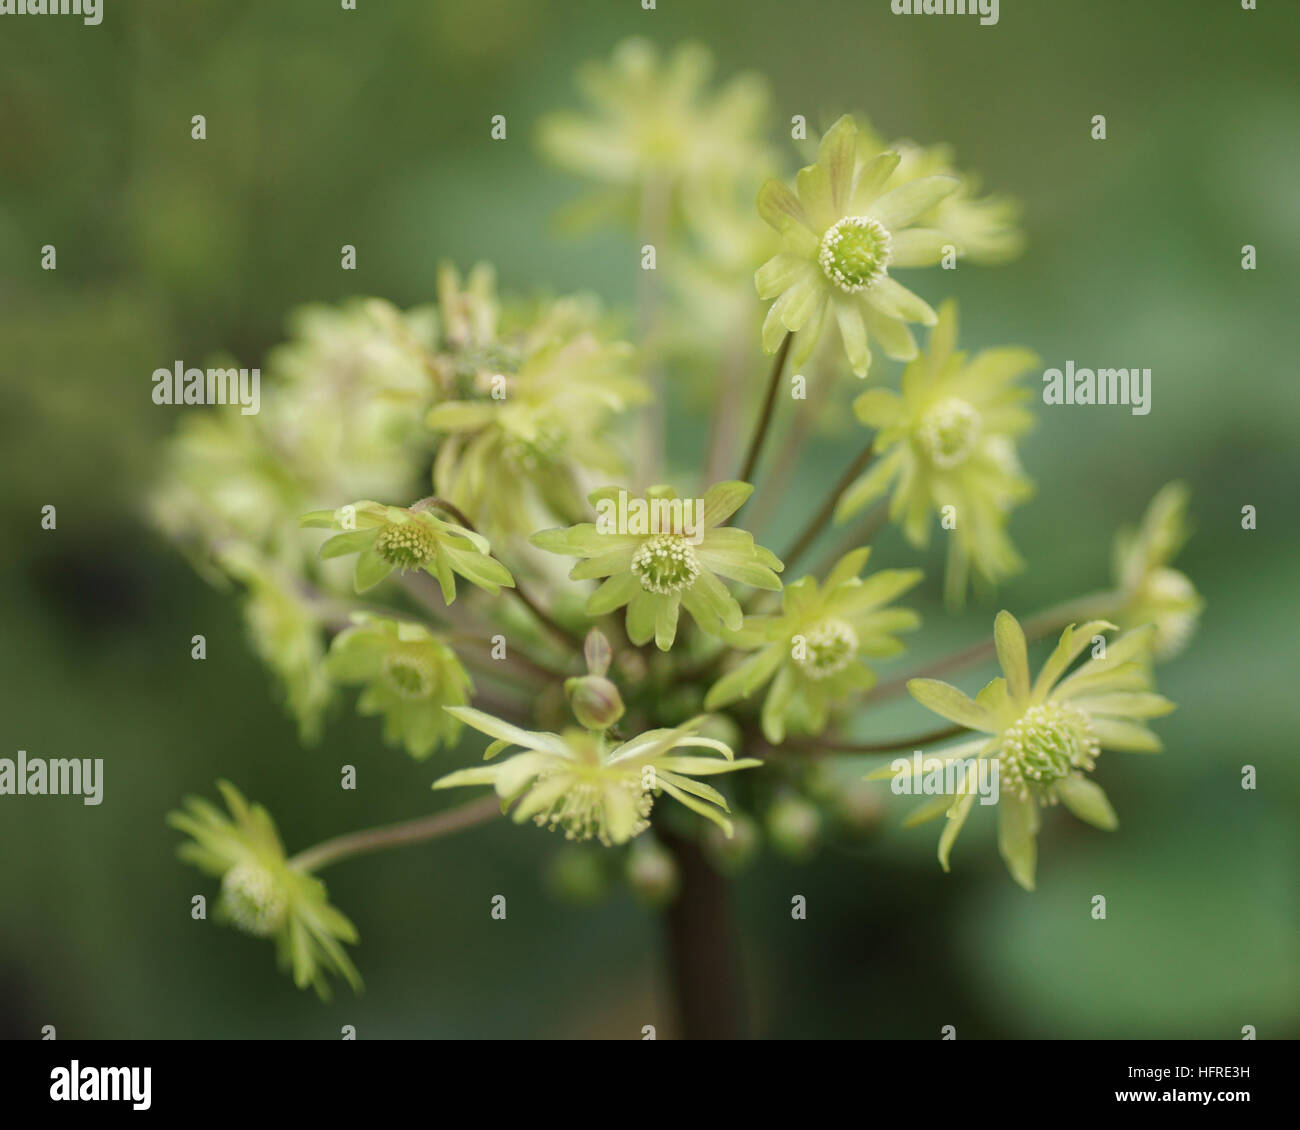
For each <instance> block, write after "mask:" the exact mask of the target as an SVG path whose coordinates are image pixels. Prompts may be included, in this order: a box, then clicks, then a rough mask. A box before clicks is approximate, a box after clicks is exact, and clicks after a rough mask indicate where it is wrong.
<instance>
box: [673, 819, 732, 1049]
mask: <svg viewBox="0 0 1300 1130" xmlns="http://www.w3.org/2000/svg"><path fill="white" fill-rule="evenodd" d="M657 834H658V836H659V839H660V842H661V843H663V845H664V846H665V847H666V848H667V849H668V850H669V851H670V852H671V853H672V855H673V859H674V860H675V861H676V863H677V872H678V876H679V878H680V881H681V888H680V890H679V892H678V894H677V897H676V898H675V899H674V900H673V902H672V903H671V904H670V905H669V907H668V909H667V912H666V919H667V921H666V923H665V925H666V927H667V935H668V965H669V971H670V974H671V977H672V984H673V995H674V997H675V998H676V1004H677V1020H678V1024H679V1026H680V1027H679V1031H680V1034H681V1036H682V1038H683V1039H687V1040H738V1039H744V1038H745V1037H746V1036H747V1035H748V1022H747V1017H746V1008H745V993H744V986H743V982H742V978H741V969H740V962H741V953H740V932H739V930H738V929H737V926H736V920H735V915H734V913H733V911H732V905H731V891H730V888H729V886H728V884H727V881H726V880H725V879H724V878H723V877H722V876H721V875H719V874H718V873H717V872H716V871H715V870H714V869H713V867H712V866H711V865H710V864H709V861H708V860H707V859H706V858H705V857H704V853H703V852H702V851H701V850H700V846H699V844H698V843H696V842H695V841H694V840H690V839H686V838H684V837H682V836H678V835H676V834H674V833H670V832H668V831H666V830H663V829H659V830H658V833H657Z"/></svg>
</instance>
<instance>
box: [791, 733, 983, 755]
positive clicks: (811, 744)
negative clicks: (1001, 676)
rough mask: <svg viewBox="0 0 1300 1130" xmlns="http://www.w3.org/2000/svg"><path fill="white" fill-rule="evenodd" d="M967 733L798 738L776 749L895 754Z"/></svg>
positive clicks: (810, 751)
mask: <svg viewBox="0 0 1300 1130" xmlns="http://www.w3.org/2000/svg"><path fill="white" fill-rule="evenodd" d="M965 732H966V727H965V726H945V727H944V728H943V729H942V730H931V731H929V732H928V733H924V734H917V735H915V736H914V737H910V738H891V739H890V740H889V741H884V742H844V741H839V740H838V739H836V738H796V739H793V740H791V741H787V742H785V743H784V744H782V745H780V746H777V747H775V748H776V749H777V751H778V752H779V751H781V750H787V749H788V750H797V751H799V752H809V753H815V752H819V751H820V752H822V753H893V752H894V751H895V750H899V749H917V748H919V747H921V746H923V745H934V743H935V742H943V741H947V740H948V739H949V738H955V737H957V735H958V734H964V733H965Z"/></svg>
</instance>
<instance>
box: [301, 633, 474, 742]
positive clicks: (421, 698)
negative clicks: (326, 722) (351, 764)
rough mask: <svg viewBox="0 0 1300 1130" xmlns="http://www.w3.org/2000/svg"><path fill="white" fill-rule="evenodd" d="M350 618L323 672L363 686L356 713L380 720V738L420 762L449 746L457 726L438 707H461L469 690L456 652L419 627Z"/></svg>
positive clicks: (457, 732) (340, 680) (335, 638)
mask: <svg viewBox="0 0 1300 1130" xmlns="http://www.w3.org/2000/svg"><path fill="white" fill-rule="evenodd" d="M352 620H353V626H352V627H350V628H346V629H344V630H343V631H342V632H340V633H339V634H338V635H337V636H335V637H334V641H333V643H332V644H331V645H330V654H329V659H328V661H327V663H326V668H327V670H328V671H329V673H330V675H331V676H332V677H333V678H335V679H337V680H338V681H339V682H343V683H364V684H365V689H364V690H363V691H362V692H361V697H360V698H359V699H358V701H357V709H358V710H359V711H360V713H362V714H364V715H374V714H378V715H379V716H380V717H382V718H383V720H384V740H385V741H386V742H389V743H391V744H394V745H399V744H400V745H404V746H405V747H406V749H407V752H408V753H410V754H411V756H412V757H415V758H418V759H421V760H422V759H423V758H426V757H428V756H429V754H431V753H432V752H433V751H434V750H435V749H436V748H437V747H438V744H439V743H440V742H446V743H448V744H450V743H452V742H454V741H455V740H456V737H457V735H458V734H459V733H460V726H459V725H458V724H457V723H456V720H455V719H454V718H452V717H450V716H449V715H448V714H447V713H446V711H444V710H443V707H444V706H461V705H464V704H465V703H467V702H468V701H469V695H470V692H471V691H472V690H473V685H472V684H471V682H470V678H469V676H468V675H467V674H466V673H465V668H464V667H463V666H461V662H460V660H459V659H458V658H456V653H455V652H454V651H452V649H451V648H450V647H448V646H447V645H446V644H445V643H443V642H442V640H440V639H438V638H437V636H435V635H433V634H432V633H431V632H429V631H428V630H427V629H426V628H424V627H422V626H421V625H419V624H412V623H408V622H404V621H403V622H398V621H396V620H386V619H383V618H382V617H378V616H371V615H369V614H367V613H364V612H354V613H353V614H352Z"/></svg>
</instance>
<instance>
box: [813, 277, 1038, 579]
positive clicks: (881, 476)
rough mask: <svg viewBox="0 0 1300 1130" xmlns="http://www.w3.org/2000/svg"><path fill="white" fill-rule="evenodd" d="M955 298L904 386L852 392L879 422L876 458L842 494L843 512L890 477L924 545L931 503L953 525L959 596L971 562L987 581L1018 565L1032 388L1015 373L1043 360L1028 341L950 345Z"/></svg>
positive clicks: (898, 508)
mask: <svg viewBox="0 0 1300 1130" xmlns="http://www.w3.org/2000/svg"><path fill="white" fill-rule="evenodd" d="M956 341H957V305H956V303H955V302H952V301H949V302H945V303H944V304H943V307H942V309H941V311H940V315H939V322H938V324H937V325H936V326H935V328H934V332H933V333H932V334H931V335H930V347H929V349H928V350H927V351H926V352H925V353H924V354H922V355H921V356H920V357H918V358H917V359H916V360H915V361H913V362H912V363H911V364H910V365H908V366H907V368H906V369H905V370H904V372H903V381H902V395H901V396H900V395H899V394H898V393H894V392H890V391H888V390H885V389H870V390H868V391H867V392H865V393H863V394H862V395H861V396H860V397H858V399H857V400H856V401H855V402H854V405H853V408H854V411H855V412H856V413H857V416H858V419H859V420H861V421H862V423H863V424H865V425H867V426H868V427H873V428H877V429H878V431H877V433H876V438H875V444H874V446H875V452H876V461H875V464H874V465H873V466H872V467H870V468H869V469H868V470H867V472H866V474H864V475H863V476H862V477H861V478H860V479H859V480H858V481H857V482H856V483H854V484H853V485H852V486H850V487H849V488H848V490H846V491H845V492H844V494H843V496H842V497H841V498H840V501H839V504H838V506H837V507H836V511H835V516H836V519H837V520H838V521H840V522H843V521H845V520H847V519H848V518H850V517H852V516H853V515H854V514H856V513H857V512H858V511H859V510H861V509H862V508H863V507H864V506H866V505H867V504H868V503H870V502H873V501H875V500H876V499H877V498H878V497H880V496H881V495H883V494H884V493H885V492H886V491H888V490H889V489H890V487H891V486H892V487H893V492H894V493H893V497H892V498H891V500H890V505H889V516H890V518H891V519H893V520H894V521H896V522H901V524H902V527H903V532H904V533H905V535H906V536H907V540H908V541H909V542H911V543H912V544H913V545H914V546H917V547H918V548H922V547H924V546H925V545H927V544H928V542H929V539H930V521H931V514H932V512H938V513H940V514H943V513H944V508H945V507H952V508H953V509H952V510H951V511H949V512H948V514H949V516H950V517H951V518H953V519H954V520H955V522H956V527H955V528H952V529H950V537H951V539H952V540H951V541H950V542H949V554H948V575H947V579H946V592H947V595H948V598H949V600H950V602H952V603H957V602H959V601H960V599H961V597H962V595H963V594H964V592H965V590H966V585H967V580H968V577H969V572H970V566H971V565H972V564H973V565H974V567H975V569H976V571H977V572H978V573H979V574H980V575H981V577H983V578H984V579H985V580H987V581H989V582H990V583H994V582H997V581H998V580H1000V579H1001V578H1003V577H1005V576H1007V575H1008V574H1010V573H1012V572H1014V571H1016V570H1017V569H1018V568H1020V566H1021V560H1020V556H1019V554H1017V553H1016V551H1015V548H1014V547H1013V546H1012V544H1011V541H1010V539H1009V538H1008V537H1007V534H1006V520H1007V512H1008V511H1009V510H1010V509H1011V507H1012V506H1013V505H1015V504H1016V503H1017V502H1021V501H1023V500H1024V499H1025V498H1027V497H1028V496H1029V495H1030V494H1031V493H1032V491H1033V484H1032V483H1031V482H1030V481H1029V479H1028V478H1027V477H1026V476H1025V474H1024V472H1023V471H1022V470H1021V468H1020V463H1019V460H1018V459H1017V457H1016V452H1015V447H1014V440H1015V438H1016V437H1017V436H1019V435H1020V434H1021V433H1022V432H1024V431H1026V430H1028V429H1029V428H1030V427H1032V426H1033V422H1034V420H1033V416H1032V415H1030V413H1029V412H1028V411H1027V410H1026V409H1025V408H1024V403H1025V401H1026V400H1028V399H1029V397H1030V395H1031V394H1030V392H1029V391H1028V390H1027V389H1024V388H1021V387H1018V386H1017V385H1016V383H1015V382H1016V381H1017V379H1018V378H1019V377H1020V376H1021V375H1022V374H1024V373H1025V372H1026V371H1028V370H1029V369H1031V368H1032V367H1033V366H1034V365H1035V364H1037V360H1038V359H1037V358H1036V357H1035V356H1034V355H1033V354H1032V353H1030V352H1029V351H1028V350H1025V349H1018V348H1001V349H989V350H985V351H984V352H982V353H979V354H977V355H976V356H975V357H973V358H971V359H970V360H967V356H966V354H965V353H957V352H954V348H955V345H956Z"/></svg>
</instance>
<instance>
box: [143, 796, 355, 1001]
mask: <svg viewBox="0 0 1300 1130" xmlns="http://www.w3.org/2000/svg"><path fill="white" fill-rule="evenodd" d="M217 788H218V789H220V790H221V795H222V796H223V797H224V798H225V801H226V807H227V808H228V809H229V810H230V816H227V815H226V814H225V813H224V812H222V811H221V810H220V809H219V808H217V807H216V806H215V805H213V804H210V803H209V802H208V801H206V800H203V799H201V798H199V797H189V798H188V799H187V800H186V802H185V810H184V811H181V812H173V813H171V814H170V815H169V816H168V817H167V822H168V823H169V824H170V825H171V826H172V827H173V828H177V829H179V830H180V831H182V832H184V833H186V834H187V835H188V836H190V837H191V839H190V841H189V842H187V843H184V844H182V845H181V847H180V849H179V855H180V857H181V858H182V859H184V860H185V861H186V862H187V863H192V864H194V866H196V867H197V868H198V869H199V870H200V871H203V872H206V873H207V874H209V875H215V876H218V877H219V878H220V879H221V899H220V901H219V902H218V904H217V913H218V916H219V917H220V918H221V919H222V920H224V921H227V922H229V923H231V924H232V925H234V926H236V927H237V928H239V929H240V930H243V931H244V932H245V933H248V934H252V935H254V936H255V937H259V938H271V939H273V940H274V942H275V949H276V957H277V960H278V961H279V963H280V965H281V967H283V968H286V969H289V970H290V971H291V972H292V973H293V980H294V984H296V985H297V986H298V988H300V989H305V988H306V987H307V986H308V985H311V986H312V987H313V988H314V989H315V990H316V992H317V993H318V994H319V995H320V996H321V997H322V998H323V999H324V998H328V997H329V995H330V992H329V982H328V977H327V974H330V973H333V974H337V975H338V976H341V977H343V978H344V979H345V980H346V981H347V982H348V984H349V985H351V986H352V987H353V988H354V989H360V988H361V976H360V974H358V973H357V970H356V967H355V966H354V965H353V964H352V960H351V959H350V958H349V957H348V955H347V953H346V951H345V950H344V949H343V947H342V946H341V945H340V944H339V943H340V942H348V943H351V944H355V943H356V941H357V931H356V927H354V926H353V925H352V923H351V922H349V921H348V919H347V918H345V917H344V916H343V915H342V914H341V913H339V911H337V910H335V909H334V907H332V906H331V905H330V904H329V899H328V895H327V893H326V890H325V884H324V883H322V882H321V881H320V880H319V879H317V878H316V877H315V876H313V875H309V874H308V873H307V872H306V871H302V870H300V869H298V868H297V867H295V866H294V865H293V864H292V863H291V862H290V861H289V860H287V859H286V858H285V854H284V847H283V845H282V844H281V842H280V836H279V833H278V832H277V831H276V830H275V822H274V821H273V820H272V819H271V816H270V814H269V813H268V812H267V811H266V809H265V808H263V807H262V806H261V805H260V804H253V805H250V804H249V803H248V802H247V801H245V800H244V798H243V797H242V796H240V794H239V791H238V790H237V789H236V788H235V787H234V786H233V785H231V784H230V783H229V782H227V781H218V782H217Z"/></svg>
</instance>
